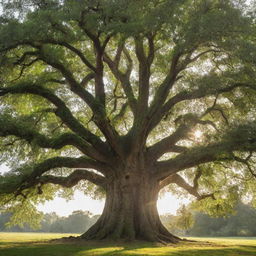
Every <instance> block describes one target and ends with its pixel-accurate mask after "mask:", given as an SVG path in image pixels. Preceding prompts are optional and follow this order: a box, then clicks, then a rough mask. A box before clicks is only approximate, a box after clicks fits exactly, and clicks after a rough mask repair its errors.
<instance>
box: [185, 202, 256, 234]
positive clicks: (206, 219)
mask: <svg viewBox="0 0 256 256" xmlns="http://www.w3.org/2000/svg"><path fill="white" fill-rule="evenodd" d="M194 219H195V223H194V226H193V227H192V228H191V229H190V230H189V235H192V236H256V210H255V209H254V208H252V207H251V206H249V205H246V204H243V203H239V204H238V205H237V206H236V207H235V212H234V213H233V214H229V215H228V216H226V217H219V218H213V217H210V216H209V215H206V214H203V213H199V212H197V213H196V214H195V215H194Z"/></svg>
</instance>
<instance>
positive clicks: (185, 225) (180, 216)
mask: <svg viewBox="0 0 256 256" xmlns="http://www.w3.org/2000/svg"><path fill="white" fill-rule="evenodd" d="M168 224H169V225H168V226H169V228H170V229H171V230H173V229H179V230H182V231H183V232H184V235H187V233H188V231H189V230H190V229H191V228H192V227H193V225H194V216H193V213H192V211H191V209H189V207H186V206H185V205H182V206H181V207H180V208H179V209H178V210H177V216H172V218H171V221H170V222H169V223H168Z"/></svg>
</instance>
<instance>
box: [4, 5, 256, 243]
mask: <svg viewBox="0 0 256 256" xmlns="http://www.w3.org/2000/svg"><path fill="white" fill-rule="evenodd" d="M1 7H2V9H3V14H2V15H1V18H0V63H1V65H0V74H1V76H0V100H1V101H0V109H1V114H0V136H1V141H0V150H1V161H2V162H7V163H8V164H9V166H10V167H11V169H12V170H11V171H9V172H8V173H6V174H3V175H1V177H0V196H1V200H0V202H1V207H2V208H8V209H11V210H14V211H15V214H16V218H17V219H19V218H22V219H24V220H25V219H26V218H27V219H29V218H31V213H34V214H37V211H36V207H35V206H36V204H37V203H39V202H43V201H45V200H50V199H52V198H53V197H54V196H55V195H56V193H57V191H59V190H60V189H61V188H80V189H83V190H85V192H89V193H96V194H97V195H100V194H102V193H103V194H104V193H105V194H106V197H107V200H106V206H105V209H104V212H103V215H102V217H101V218H100V219H99V221H98V222H97V223H96V225H95V226H94V227H92V228H91V229H90V230H89V233H86V234H85V236H84V237H85V238H95V237H96V238H106V237H109V236H111V237H117V238H118V237H123V238H125V237H129V238H132V239H133V238H143V239H147V240H159V241H174V240H175V239H177V238H175V237H172V238H171V237H169V235H168V233H167V231H166V230H165V229H164V228H163V226H162V225H161V224H160V221H159V217H158V214H157V209H156V200H157V196H158V192H159V191H160V190H161V189H162V188H164V187H166V186H168V188H169V189H170V190H171V191H173V192H174V193H178V194H182V193H183V192H186V193H189V194H191V195H193V196H194V197H195V198H196V199H198V201H199V203H198V205H199V207H201V208H203V209H204V210H206V211H208V212H211V213H213V214H219V213H222V212H225V211H226V210H227V209H228V208H230V207H232V205H234V203H235V202H236V201H237V199H238V198H241V197H243V196H247V197H250V198H251V199H252V200H254V201H255V196H256V193H255V192H256V190H255V176H256V172H255V171H254V165H255V153H254V152H255V151H256V129H255V128H256V121H255V106H256V105H255V100H254V99H255V96H256V94H255V89H256V83H255V82H256V76H255V58H256V45H255V36H254V35H255V14H254V12H253V8H252V9H251V11H248V8H246V5H245V4H244V3H243V1H235V0H227V1H221V0H202V1H201V0H194V1H193V0H180V1H175V0H147V1H146V0H141V1H133V0H132V1H123V0H121V1H120V0H118V1H116V0H97V1H90V0H79V1H77V0H63V1H61V0H44V1H37V0H30V1H22V0H15V1H3V3H2V5H1ZM252 7H253V6H252ZM92 184H94V185H96V186H94V185H92ZM62 194H63V195H64V196H69V194H70V190H69V189H68V190H63V192H62ZM138 208H139V210H136V209H138Z"/></svg>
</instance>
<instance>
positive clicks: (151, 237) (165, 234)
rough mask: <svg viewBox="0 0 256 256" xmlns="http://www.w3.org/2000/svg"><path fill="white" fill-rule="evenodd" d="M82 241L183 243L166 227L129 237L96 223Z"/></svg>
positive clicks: (82, 236)
mask: <svg viewBox="0 0 256 256" xmlns="http://www.w3.org/2000/svg"><path fill="white" fill-rule="evenodd" d="M80 238H81V239H85V240H113V241H118V240H122V241H131V242H132V241H134V240H142V241H148V242H159V243H162V244H167V243H178V242H179V241H182V239H181V238H179V237H177V236H175V235H173V234H171V233H170V232H169V231H168V230H166V228H165V227H162V228H159V229H158V230H148V231H147V232H146V233H144V234H141V233H140V234H136V233H135V235H134V236H129V235H125V234H122V233H120V232H119V231H118V229H116V228H115V227H113V228H110V227H109V225H107V223H106V224H105V225H103V226H102V225H101V224H100V223H96V224H95V225H94V226H92V227H91V228H90V229H89V230H88V231H87V232H85V233H84V234H82V235H81V236H80Z"/></svg>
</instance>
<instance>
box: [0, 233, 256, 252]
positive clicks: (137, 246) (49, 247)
mask: <svg viewBox="0 0 256 256" xmlns="http://www.w3.org/2000/svg"><path fill="white" fill-rule="evenodd" d="M70 235H72V234H52V233H51V234H49V233H0V256H100V255H103V256H112V255H113V256H114V255H126V256H127V255H132V256H136V255H138V256H142V255H150V256H167V255H168V256H256V238H190V239H193V240H196V242H181V243H179V244H176V245H168V246H163V245H159V244H152V243H143V242H136V243H106V242H104V243H103V242H79V243H78V242H76V243H74V242H64V241H52V239H57V238H61V237H64V236H70Z"/></svg>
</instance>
